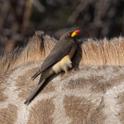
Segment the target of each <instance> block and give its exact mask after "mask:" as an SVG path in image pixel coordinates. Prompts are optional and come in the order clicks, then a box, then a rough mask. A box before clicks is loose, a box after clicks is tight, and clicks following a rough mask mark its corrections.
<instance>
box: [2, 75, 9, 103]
mask: <svg viewBox="0 0 124 124" xmlns="http://www.w3.org/2000/svg"><path fill="white" fill-rule="evenodd" d="M8 77H9V74H6V73H3V74H0V101H2V102H3V101H5V100H6V99H7V98H8V96H6V95H5V94H4V93H3V92H4V90H5V88H6V79H7V78H8Z"/></svg>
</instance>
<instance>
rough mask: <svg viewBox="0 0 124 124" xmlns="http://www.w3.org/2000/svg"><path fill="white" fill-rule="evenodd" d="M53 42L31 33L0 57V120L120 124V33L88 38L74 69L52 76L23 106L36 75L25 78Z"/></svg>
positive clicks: (123, 97) (6, 123)
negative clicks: (19, 45) (23, 44)
mask: <svg viewBox="0 0 124 124" xmlns="http://www.w3.org/2000/svg"><path fill="white" fill-rule="evenodd" d="M52 41H54V42H52ZM55 42H57V41H56V40H55V39H54V38H51V37H50V36H48V35H45V36H44V40H42V39H41V38H40V36H39V35H37V34H35V35H34V36H33V37H32V38H31V39H30V42H28V44H27V46H26V47H25V48H22V49H19V50H17V51H15V52H13V53H11V54H9V55H4V56H2V57H1V59H0V68H1V70H0V124H63V123H64V124H123V123H124V119H123V116H124V114H123V112H124V110H123V108H124V66H123V65H124V59H123V57H124V38H123V37H119V38H114V39H111V40H110V41H108V40H107V39H103V40H101V41H94V40H92V39H88V40H87V41H86V42H84V43H83V44H82V46H81V49H82V53H81V55H82V58H81V61H80V63H79V70H76V71H73V70H72V71H70V73H69V74H68V75H67V76H66V77H65V78H61V75H58V76H57V77H55V78H54V79H53V80H51V81H50V82H49V83H48V84H47V85H46V87H45V88H44V89H43V90H42V91H41V92H40V94H39V95H38V96H37V97H36V98H35V100H33V101H32V103H31V104H30V105H28V106H27V105H25V104H24V101H25V99H26V97H27V96H28V94H29V93H30V92H31V90H32V88H33V87H34V86H35V85H36V83H37V82H38V79H39V78H37V79H36V80H34V81H33V80H32V79H31V76H32V75H33V74H34V73H35V72H36V70H37V69H38V68H39V67H40V65H41V63H42V62H43V60H44V58H45V57H46V56H47V55H48V54H49V52H50V50H51V49H52V48H53V46H54V44H55Z"/></svg>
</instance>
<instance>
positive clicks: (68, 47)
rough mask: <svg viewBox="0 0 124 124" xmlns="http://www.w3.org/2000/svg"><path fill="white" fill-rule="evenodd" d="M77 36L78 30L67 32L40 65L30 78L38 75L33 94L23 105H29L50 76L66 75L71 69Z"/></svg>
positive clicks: (76, 46)
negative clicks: (62, 73) (63, 73)
mask: <svg viewBox="0 0 124 124" xmlns="http://www.w3.org/2000/svg"><path fill="white" fill-rule="evenodd" d="M64 35H65V34H64ZM79 35H80V29H79V28H76V29H73V30H71V31H70V32H67V36H66V37H65V38H62V40H61V41H59V42H57V43H56V45H55V46H54V47H53V49H52V50H51V52H50V54H49V55H48V56H47V57H46V59H45V60H44V62H43V63H42V65H41V67H40V69H39V70H38V71H37V72H36V73H35V74H34V75H33V76H32V79H33V80H34V79H35V78H36V77H38V76H39V75H40V79H39V82H38V84H37V86H36V87H35V88H34V90H33V92H31V94H30V95H29V97H28V98H27V99H26V101H25V102H24V104H27V105H28V104H30V102H31V101H32V100H33V99H34V97H35V96H36V94H37V93H38V92H39V90H40V88H41V87H42V86H43V84H44V83H45V81H46V80H47V79H48V78H49V77H50V76H52V75H54V74H59V73H60V72H62V71H64V72H65V73H66V74H67V73H68V69H71V68H72V58H73V56H74V54H75V53H76V50H77V48H78V40H77V38H78V36H79Z"/></svg>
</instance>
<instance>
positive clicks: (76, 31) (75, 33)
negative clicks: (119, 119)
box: [71, 29, 80, 37]
mask: <svg viewBox="0 0 124 124" xmlns="http://www.w3.org/2000/svg"><path fill="white" fill-rule="evenodd" d="M79 34H80V30H79V29H77V30H75V31H73V32H72V33H71V37H75V36H78V35H79Z"/></svg>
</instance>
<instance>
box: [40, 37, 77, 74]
mask: <svg viewBox="0 0 124 124" xmlns="http://www.w3.org/2000/svg"><path fill="white" fill-rule="evenodd" d="M73 45H76V44H75V43H74V41H73V40H72V39H70V40H64V41H61V43H60V42H58V43H57V44H56V45H55V47H54V48H53V49H52V50H51V53H50V54H49V55H48V57H47V58H46V59H45V60H44V62H43V64H42V65H41V69H40V72H43V71H45V70H46V69H47V68H49V67H51V66H52V65H53V64H55V63H56V62H58V61H59V60H61V59H62V58H63V57H64V56H65V55H67V54H68V53H69V51H70V50H71V48H72V47H73Z"/></svg>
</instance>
